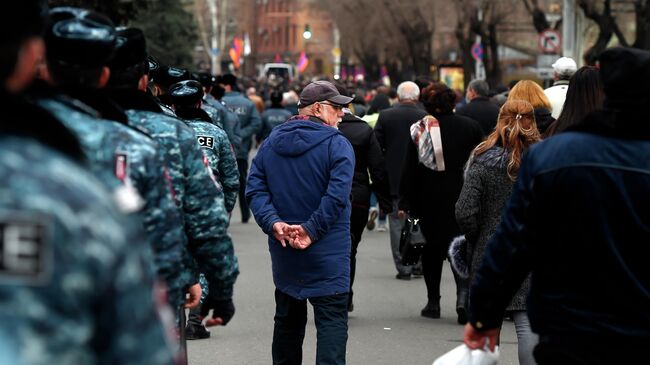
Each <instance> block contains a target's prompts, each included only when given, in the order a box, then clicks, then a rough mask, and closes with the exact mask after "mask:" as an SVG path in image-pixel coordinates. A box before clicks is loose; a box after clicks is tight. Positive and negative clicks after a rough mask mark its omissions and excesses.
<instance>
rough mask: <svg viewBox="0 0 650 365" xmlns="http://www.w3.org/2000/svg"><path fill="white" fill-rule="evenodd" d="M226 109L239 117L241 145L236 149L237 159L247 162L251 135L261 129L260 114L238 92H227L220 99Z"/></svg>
mask: <svg viewBox="0 0 650 365" xmlns="http://www.w3.org/2000/svg"><path fill="white" fill-rule="evenodd" d="M221 100H222V101H223V102H224V104H225V105H226V107H227V108H228V109H229V110H230V111H232V112H234V113H235V114H237V116H238V117H239V127H240V136H241V144H240V145H239V148H238V149H237V151H235V152H237V159H238V160H241V159H243V160H247V159H248V153H249V152H250V150H251V145H252V143H253V135H254V134H257V133H259V132H260V130H261V129H262V120H261V119H260V114H259V113H258V112H257V108H255V104H253V102H252V101H250V100H248V98H246V97H245V96H244V95H242V93H240V92H238V91H229V92H227V93H226V95H224V97H223V98H222V99H221Z"/></svg>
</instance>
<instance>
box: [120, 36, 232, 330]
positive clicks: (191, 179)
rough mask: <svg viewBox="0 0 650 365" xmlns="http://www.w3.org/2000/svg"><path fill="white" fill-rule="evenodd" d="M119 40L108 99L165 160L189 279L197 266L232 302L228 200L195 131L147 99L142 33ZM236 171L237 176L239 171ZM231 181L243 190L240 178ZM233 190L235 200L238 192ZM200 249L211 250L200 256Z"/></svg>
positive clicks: (219, 293)
mask: <svg viewBox="0 0 650 365" xmlns="http://www.w3.org/2000/svg"><path fill="white" fill-rule="evenodd" d="M117 37H118V42H117V43H118V46H117V49H116V52H115V56H114V57H113V59H112V60H111V62H110V64H109V65H110V69H111V79H110V80H109V83H108V89H109V95H110V97H111V99H112V100H113V101H115V102H116V103H117V104H118V105H120V106H121V107H122V108H123V109H124V110H125V112H126V115H127V117H128V119H129V125H131V126H133V127H134V128H137V129H139V130H141V131H143V132H145V133H147V134H149V135H150V136H152V137H153V138H154V139H155V140H156V141H157V142H158V145H159V147H160V152H161V153H163V154H164V156H165V161H166V163H167V167H168V169H169V176H170V178H171V183H172V186H173V189H174V198H175V201H176V204H177V205H178V206H179V207H180V210H181V212H182V214H183V220H184V223H185V232H186V234H187V236H188V243H189V245H188V247H186V248H187V249H186V250H185V251H186V255H185V257H186V262H187V266H186V270H187V271H186V272H185V274H188V280H190V281H191V282H192V283H196V282H197V276H198V274H197V273H196V270H194V266H195V265H194V263H193V261H194V260H196V262H197V263H198V268H199V270H200V271H202V272H205V273H207V275H208V279H209V280H210V282H212V283H215V285H213V287H212V288H211V289H210V291H209V292H210V293H211V295H212V296H213V297H215V298H216V299H223V300H232V289H233V285H234V282H235V279H236V277H237V274H238V272H239V270H238V265H237V258H236V257H235V255H234V250H233V245H232V240H231V238H230V236H228V234H227V232H226V228H227V226H228V213H227V212H226V209H225V208H226V207H225V205H224V199H223V195H222V194H221V193H219V192H218V190H217V189H216V188H215V184H214V182H213V181H212V180H211V179H210V175H209V169H208V168H206V166H205V164H204V155H203V152H202V150H201V147H200V146H199V144H198V143H197V137H196V135H195V134H194V131H193V130H192V129H191V128H190V127H188V126H187V125H185V123H183V122H182V121H180V120H178V119H176V118H172V117H169V116H167V115H165V114H164V113H163V112H162V110H161V108H160V106H159V105H158V104H157V103H156V101H155V99H154V98H153V96H152V95H150V94H148V93H146V88H147V84H148V80H147V79H148V76H147V68H148V65H149V63H148V62H147V54H146V41H145V38H144V35H143V33H142V31H141V30H140V29H137V28H121V29H118V30H117ZM232 170H233V171H234V172H237V170H236V168H234V169H232ZM231 180H232V181H234V182H235V183H236V184H239V181H238V180H237V177H234V178H232V179H231ZM231 190H233V191H235V193H234V194H236V191H237V187H234V188H232V189H231ZM233 199H234V198H233ZM201 246H205V247H206V249H204V250H197V248H198V247H201ZM217 316H220V314H218V313H217ZM207 334H208V335H209V332H207Z"/></svg>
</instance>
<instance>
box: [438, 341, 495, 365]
mask: <svg viewBox="0 0 650 365" xmlns="http://www.w3.org/2000/svg"><path fill="white" fill-rule="evenodd" d="M498 362H499V346H497V347H495V348H494V352H491V351H490V350H489V349H485V350H470V349H469V347H467V346H466V345H465V344H462V345H460V346H458V347H456V348H455V349H453V350H451V351H449V352H447V353H446V354H444V355H442V356H440V357H439V358H437V359H436V361H434V362H433V365H496V364H497V363H498Z"/></svg>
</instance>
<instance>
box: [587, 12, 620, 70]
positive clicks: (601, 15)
mask: <svg viewBox="0 0 650 365" xmlns="http://www.w3.org/2000/svg"><path fill="white" fill-rule="evenodd" d="M577 4H578V6H579V7H580V9H582V12H583V13H584V15H585V17H587V18H588V19H591V20H593V21H594V22H595V23H596V24H597V25H598V37H597V38H596V42H595V43H594V45H593V46H591V47H590V48H589V49H588V50H587V51H586V52H585V54H584V56H583V57H584V60H585V63H586V64H588V65H593V64H595V63H596V61H597V60H598V56H599V55H600V53H601V52H602V51H604V50H605V49H606V48H607V44H608V43H609V41H610V39H612V36H613V35H614V34H616V36H617V38H618V40H619V42H620V43H621V45H622V46H624V47H627V46H628V43H627V41H626V40H625V37H624V36H623V33H622V32H621V30H620V28H619V27H618V23H616V19H615V18H614V15H613V14H612V1H611V0H603V1H600V0H578V1H577Z"/></svg>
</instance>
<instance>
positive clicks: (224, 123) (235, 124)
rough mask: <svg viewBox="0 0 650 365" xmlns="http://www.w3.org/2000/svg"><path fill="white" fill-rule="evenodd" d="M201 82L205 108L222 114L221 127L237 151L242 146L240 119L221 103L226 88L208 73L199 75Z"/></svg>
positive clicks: (220, 118)
mask: <svg viewBox="0 0 650 365" xmlns="http://www.w3.org/2000/svg"><path fill="white" fill-rule="evenodd" d="M199 79H200V80H199V82H201V85H202V86H203V93H204V95H203V104H202V105H203V106H205V105H209V106H211V107H212V108H214V109H216V110H217V112H218V113H219V114H220V117H219V120H220V125H219V126H220V127H221V128H222V129H223V130H225V131H226V134H227V135H228V139H229V140H230V144H231V145H232V147H233V148H234V150H235V151H237V149H238V148H239V146H240V145H241V127H240V126H239V117H237V114H235V113H233V112H231V111H230V110H229V109H228V108H226V106H225V105H224V104H223V102H222V101H221V98H222V97H223V95H224V94H225V92H226V91H225V90H224V88H222V87H221V86H220V85H219V84H218V83H217V82H218V78H217V77H214V76H212V75H211V74H208V73H200V74H199Z"/></svg>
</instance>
